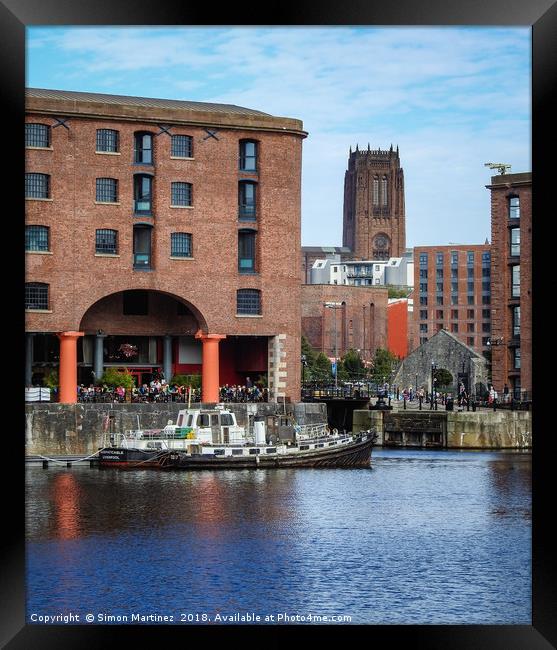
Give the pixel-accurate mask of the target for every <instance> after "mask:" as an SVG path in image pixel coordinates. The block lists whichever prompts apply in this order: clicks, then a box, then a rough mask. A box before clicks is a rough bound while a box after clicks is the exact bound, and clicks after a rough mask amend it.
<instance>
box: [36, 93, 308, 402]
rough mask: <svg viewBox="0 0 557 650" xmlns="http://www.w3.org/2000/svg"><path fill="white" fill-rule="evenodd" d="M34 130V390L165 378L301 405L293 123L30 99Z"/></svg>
mask: <svg viewBox="0 0 557 650" xmlns="http://www.w3.org/2000/svg"><path fill="white" fill-rule="evenodd" d="M25 135H26V143H25V144H26V170H25V171H26V174H25V189H26V222H25V223H26V226H25V228H26V230H25V241H26V282H25V307H26V333H27V356H26V382H27V384H28V385H29V384H31V383H35V382H37V381H40V378H41V376H42V375H44V373H45V372H47V371H48V370H50V369H55V370H59V379H60V399H61V401H62V402H75V400H76V383H77V382H79V383H81V382H83V383H87V384H88V383H89V382H90V381H91V380H92V378H93V377H97V378H98V377H99V376H100V374H102V372H103V371H104V370H105V369H106V368H107V367H115V368H127V369H129V370H130V371H131V372H132V373H133V374H134V375H135V376H136V379H137V381H138V382H139V383H142V382H145V381H148V380H149V379H150V378H151V376H152V375H153V373H154V372H156V371H158V370H159V369H162V371H163V372H164V375H165V377H166V379H167V380H168V379H170V377H171V376H172V375H173V374H176V373H183V374H191V373H201V374H202V378H203V400H204V401H216V398H217V396H218V385H219V383H221V384H223V383H239V384H244V383H245V382H246V377H247V376H249V377H251V378H252V379H257V377H258V376H259V375H264V376H266V377H267V379H268V386H269V391H270V395H271V398H274V399H277V398H279V399H282V397H285V398H286V399H290V400H292V401H297V400H299V397H300V375H301V365H300V320H301V313H300V290H301V287H300V265H301V259H300V251H301V239H300V230H301V228H300V226H301V224H300V203H301V199H300V195H301V159H302V141H303V139H304V138H305V137H306V135H307V133H306V132H305V131H304V130H303V127H302V122H301V121H300V120H297V119H291V118H284V117H275V116H272V115H268V114H265V113H262V112H260V111H257V110H252V109H248V108H242V107H239V106H233V105H223V104H209V103H200V102H189V101H175V100H165V99H149V98H143V97H124V96H115V95H103V94H93V93H81V92H69V91H57V90H40V89H28V90H27V97H26V130H25ZM93 373H94V374H93Z"/></svg>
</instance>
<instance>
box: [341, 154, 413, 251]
mask: <svg viewBox="0 0 557 650" xmlns="http://www.w3.org/2000/svg"><path fill="white" fill-rule="evenodd" d="M342 244H343V246H347V247H348V248H350V249H351V250H352V252H353V256H352V258H351V259H355V260H387V259H389V257H401V256H402V255H403V254H404V251H405V250H406V217H405V210H404V173H403V170H402V168H401V166H400V159H399V154H398V147H397V148H396V151H393V147H392V145H391V148H390V149H389V150H388V151H383V150H381V149H377V150H372V149H370V148H369V145H368V149H367V151H366V150H362V151H360V150H359V149H358V147H356V151H354V152H353V151H352V149H351V150H350V154H349V158H348V169H347V171H346V173H345V176H344V221H343V235H342Z"/></svg>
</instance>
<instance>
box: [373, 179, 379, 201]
mask: <svg viewBox="0 0 557 650" xmlns="http://www.w3.org/2000/svg"><path fill="white" fill-rule="evenodd" d="M372 201H373V205H379V179H378V178H377V176H376V177H375V178H374V179H373V198H372Z"/></svg>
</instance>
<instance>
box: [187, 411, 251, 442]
mask: <svg viewBox="0 0 557 650" xmlns="http://www.w3.org/2000/svg"><path fill="white" fill-rule="evenodd" d="M176 433H177V434H185V435H186V436H191V437H192V438H195V439H196V441H198V442H200V443H204V442H205V443H210V444H213V445H228V444H245V443H246V442H247V440H246V431H245V429H244V427H240V426H238V424H237V422H236V415H235V414H234V413H232V412H231V411H227V410H225V409H222V408H214V409H183V410H181V411H179V413H178V418H177V420H176Z"/></svg>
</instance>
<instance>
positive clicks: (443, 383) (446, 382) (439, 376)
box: [433, 368, 453, 390]
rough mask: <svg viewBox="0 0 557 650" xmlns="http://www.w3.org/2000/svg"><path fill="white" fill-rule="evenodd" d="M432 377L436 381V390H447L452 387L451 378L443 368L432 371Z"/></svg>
mask: <svg viewBox="0 0 557 650" xmlns="http://www.w3.org/2000/svg"><path fill="white" fill-rule="evenodd" d="M433 377H434V378H435V379H436V380H437V381H436V383H435V386H436V388H437V390H439V389H442V388H443V389H447V388H450V387H452V385H453V376H452V375H451V373H450V372H449V371H448V370H446V369H445V368H438V369H437V370H434V371H433Z"/></svg>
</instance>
